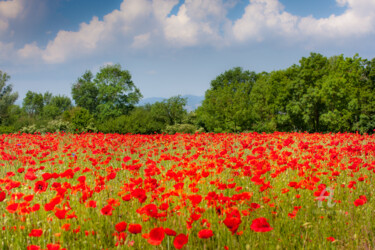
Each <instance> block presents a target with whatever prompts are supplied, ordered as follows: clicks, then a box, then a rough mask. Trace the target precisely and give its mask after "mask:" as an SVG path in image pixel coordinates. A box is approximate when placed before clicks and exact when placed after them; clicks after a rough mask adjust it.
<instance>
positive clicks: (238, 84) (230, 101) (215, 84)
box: [197, 67, 258, 132]
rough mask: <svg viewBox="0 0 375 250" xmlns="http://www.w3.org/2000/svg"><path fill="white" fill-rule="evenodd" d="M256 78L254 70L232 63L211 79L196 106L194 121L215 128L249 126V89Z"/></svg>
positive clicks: (210, 129)
mask: <svg viewBox="0 0 375 250" xmlns="http://www.w3.org/2000/svg"><path fill="white" fill-rule="evenodd" d="M257 78H258V75H257V74H256V73H255V72H250V71H243V70H242V68H239V67H236V68H233V69H231V70H228V71H225V72H224V73H223V74H221V75H219V76H218V77H216V78H215V79H214V80H212V81H211V88H210V89H208V90H207V91H206V93H205V99H204V100H203V103H202V106H200V107H199V108H198V109H197V116H198V118H197V119H198V121H199V122H198V125H199V126H202V127H204V128H205V129H206V130H208V131H215V132H233V131H241V130H245V129H249V128H250V127H251V123H252V118H251V107H250V93H251V90H252V87H253V85H254V83H255V81H256V79H257Z"/></svg>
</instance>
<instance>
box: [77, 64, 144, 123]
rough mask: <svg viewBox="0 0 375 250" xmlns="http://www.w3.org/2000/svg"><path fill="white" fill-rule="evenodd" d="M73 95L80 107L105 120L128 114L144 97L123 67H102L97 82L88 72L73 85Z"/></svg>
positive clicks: (97, 75)
mask: <svg viewBox="0 0 375 250" xmlns="http://www.w3.org/2000/svg"><path fill="white" fill-rule="evenodd" d="M72 96H73V99H74V101H75V103H76V104H77V105H78V106H80V107H83V108H86V109H87V110H89V111H90V113H92V114H93V115H94V116H95V117H96V118H99V120H101V121H104V120H106V119H108V118H114V117H118V116H120V115H124V114H128V113H129V112H130V111H131V110H132V109H133V108H134V106H135V104H137V103H138V101H139V100H140V98H141V97H142V95H141V93H140V91H139V89H138V88H137V87H136V86H135V85H134V83H133V81H132V80H131V75H130V73H129V71H127V70H122V69H121V66H120V65H119V64H116V65H107V66H105V67H103V68H101V69H100V71H99V72H98V73H97V74H96V76H95V79H93V75H92V73H91V72H90V71H86V73H85V74H84V75H83V76H82V77H80V78H78V80H77V82H76V83H74V84H73V87H72Z"/></svg>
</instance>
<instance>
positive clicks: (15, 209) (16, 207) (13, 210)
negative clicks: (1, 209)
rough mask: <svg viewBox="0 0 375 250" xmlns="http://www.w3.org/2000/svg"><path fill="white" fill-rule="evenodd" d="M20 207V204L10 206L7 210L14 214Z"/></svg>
mask: <svg viewBox="0 0 375 250" xmlns="http://www.w3.org/2000/svg"><path fill="white" fill-rule="evenodd" d="M18 205H19V204H18V203H13V204H10V205H8V206H7V207H6V210H8V212H9V213H11V214H13V213H15V212H16V211H17V209H18Z"/></svg>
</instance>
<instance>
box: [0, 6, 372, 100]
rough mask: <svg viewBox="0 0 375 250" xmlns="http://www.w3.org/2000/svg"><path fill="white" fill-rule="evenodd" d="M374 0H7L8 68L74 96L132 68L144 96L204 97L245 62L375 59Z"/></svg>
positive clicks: (26, 83)
mask: <svg viewBox="0 0 375 250" xmlns="http://www.w3.org/2000/svg"><path fill="white" fill-rule="evenodd" d="M373 44H375V1H374V0H314V1H311V0H110V1H103V0H7V1H4V0H0V70H2V71H3V72H6V73H8V74H9V75H10V76H11V80H10V83H11V84H12V85H13V88H14V90H15V91H17V92H18V93H19V95H20V98H19V100H18V103H21V102H22V99H23V97H24V96H25V94H26V92H27V91H28V90H32V91H35V92H42V93H44V92H45V91H50V92H52V93H53V94H56V95H57V94H62V95H67V96H70V90H71V85H72V84H73V83H74V82H75V81H76V80H77V78H78V77H80V76H81V75H82V74H83V73H84V72H85V71H86V70H91V71H92V72H93V73H94V74H95V73H96V72H97V71H98V70H99V69H100V67H102V66H104V65H106V64H115V63H119V64H121V66H122V67H123V69H127V70H129V71H130V73H131V75H132V79H133V81H134V83H135V85H136V86H137V87H138V88H140V90H141V92H142V94H143V96H144V97H146V98H147V97H155V96H157V97H170V96H173V95H178V94H182V95H184V94H193V95H204V92H205V91H206V90H207V89H208V88H209V86H210V81H211V80H213V79H214V78H215V77H216V76H218V75H219V74H221V73H223V72H224V71H225V70H228V69H230V68H233V67H236V66H240V67H242V68H244V69H246V70H252V71H256V72H261V71H272V70H277V69H284V68H286V67H289V66H291V65H292V64H297V63H298V61H299V59H300V58H301V57H302V56H308V55H309V54H310V52H318V53H322V54H323V55H325V56H332V55H339V54H344V55H345V56H349V57H352V56H354V55H355V54H356V53H358V54H359V56H360V57H362V58H367V59H372V58H374V57H375V47H374V46H373Z"/></svg>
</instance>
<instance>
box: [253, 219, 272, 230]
mask: <svg viewBox="0 0 375 250" xmlns="http://www.w3.org/2000/svg"><path fill="white" fill-rule="evenodd" d="M250 228H251V230H253V231H255V232H268V231H271V230H273V228H272V227H271V226H270V224H268V222H267V219H266V218H263V217H260V218H257V219H255V220H253V222H252V223H251V226H250Z"/></svg>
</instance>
